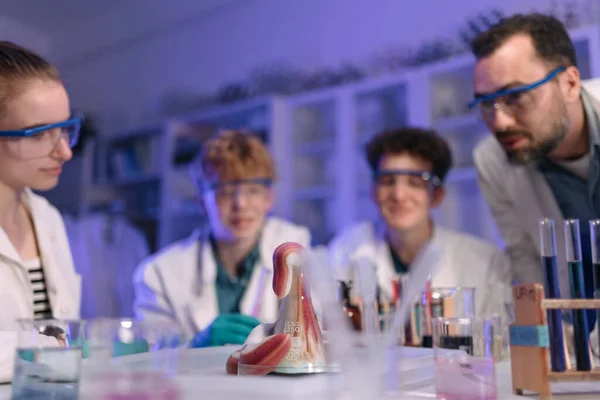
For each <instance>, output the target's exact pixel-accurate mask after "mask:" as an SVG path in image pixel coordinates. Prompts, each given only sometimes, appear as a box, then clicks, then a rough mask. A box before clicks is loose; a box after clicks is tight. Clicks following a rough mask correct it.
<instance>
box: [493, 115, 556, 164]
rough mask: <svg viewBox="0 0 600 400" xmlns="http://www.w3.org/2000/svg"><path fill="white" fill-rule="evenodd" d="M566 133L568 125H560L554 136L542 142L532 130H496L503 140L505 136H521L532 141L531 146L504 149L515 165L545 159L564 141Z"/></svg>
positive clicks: (498, 136) (499, 138)
mask: <svg viewBox="0 0 600 400" xmlns="http://www.w3.org/2000/svg"><path fill="white" fill-rule="evenodd" d="M565 135H566V126H565V125H564V124H563V125H560V126H557V127H556V128H555V129H554V133H553V134H552V136H550V137H548V138H546V139H544V140H543V141H542V142H540V141H536V140H535V139H534V138H533V135H531V133H530V132H526V131H503V132H496V138H498V140H501V139H502V138H503V137H504V138H506V137H512V136H521V137H526V138H527V139H529V140H530V141H531V147H528V148H525V149H514V150H511V149H505V148H503V149H504V151H505V152H506V156H507V157H508V162H510V163H511V164H513V165H528V164H533V163H536V162H539V161H541V160H543V159H544V158H545V157H546V156H547V155H548V154H549V153H551V152H552V151H554V150H555V149H556V148H557V147H558V146H559V145H560V143H561V142H562V141H563V139H564V138H565Z"/></svg>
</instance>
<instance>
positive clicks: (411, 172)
mask: <svg viewBox="0 0 600 400" xmlns="http://www.w3.org/2000/svg"><path fill="white" fill-rule="evenodd" d="M390 176H409V177H413V178H419V179H420V180H422V181H423V182H424V183H426V184H428V185H431V186H433V187H440V186H442V180H441V179H440V178H439V177H437V176H435V175H434V174H432V173H431V172H429V171H419V170H415V169H380V170H377V171H375V172H374V173H373V180H374V181H375V182H380V181H381V180H382V178H385V177H390Z"/></svg>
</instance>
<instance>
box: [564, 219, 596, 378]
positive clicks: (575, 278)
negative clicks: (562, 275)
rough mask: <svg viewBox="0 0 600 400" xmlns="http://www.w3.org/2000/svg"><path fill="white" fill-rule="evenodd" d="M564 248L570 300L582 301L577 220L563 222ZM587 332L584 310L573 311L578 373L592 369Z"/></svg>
mask: <svg viewBox="0 0 600 400" xmlns="http://www.w3.org/2000/svg"><path fill="white" fill-rule="evenodd" d="M565 246H566V250H567V251H566V255H567V264H568V268H569V287H570V289H571V298H573V299H583V298H585V285H584V281H583V263H582V260H581V234H580V230H579V220H578V219H568V220H565ZM588 332H589V331H588V323H587V316H586V312H585V310H579V309H578V310H573V341H574V346H575V361H576V364H577V370H578V371H589V370H590V369H591V368H592V365H591V359H590V352H589V338H588Z"/></svg>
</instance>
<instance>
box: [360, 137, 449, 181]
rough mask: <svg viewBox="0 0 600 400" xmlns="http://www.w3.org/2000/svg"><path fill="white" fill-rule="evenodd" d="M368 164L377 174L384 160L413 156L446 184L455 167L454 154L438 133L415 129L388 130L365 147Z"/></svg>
mask: <svg viewBox="0 0 600 400" xmlns="http://www.w3.org/2000/svg"><path fill="white" fill-rule="evenodd" d="M365 154H366V157H367V162H368V163H369V166H370V167H371V170H372V171H373V172H375V171H377V169H378V168H379V163H380V162H381V159H382V158H383V157H384V156H387V155H399V154H409V155H411V156H413V157H415V158H419V159H421V160H423V161H426V162H429V163H431V173H433V174H434V175H435V176H437V177H438V178H440V180H441V181H442V182H443V181H444V179H445V178H446V175H447V174H448V171H449V170H450V167H452V153H451V152H450V148H449V147H448V144H447V143H446V141H445V140H444V139H443V138H442V137H440V136H439V135H438V134H437V133H436V132H435V131H433V130H428V129H421V128H413V127H402V128H397V129H390V130H385V131H383V132H381V133H379V134H377V135H375V136H374V137H373V138H372V139H371V140H370V141H369V142H368V143H367V144H366V146H365Z"/></svg>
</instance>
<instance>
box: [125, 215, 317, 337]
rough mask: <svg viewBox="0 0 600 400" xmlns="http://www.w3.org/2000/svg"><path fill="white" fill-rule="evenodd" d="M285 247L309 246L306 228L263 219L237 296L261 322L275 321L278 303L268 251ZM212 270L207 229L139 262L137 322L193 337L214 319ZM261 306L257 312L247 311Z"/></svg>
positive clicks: (214, 275) (243, 307) (242, 306)
mask: <svg viewBox="0 0 600 400" xmlns="http://www.w3.org/2000/svg"><path fill="white" fill-rule="evenodd" d="M284 242H298V243H300V244H301V245H303V246H306V247H307V248H308V246H310V232H309V230H308V229H307V228H305V227H302V226H299V225H294V224H292V223H290V222H287V221H284V220H281V219H278V218H268V219H267V222H266V223H265V226H264V228H263V232H262V236H261V239H260V249H259V253H260V261H259V264H257V265H256V267H255V268H254V271H253V273H252V276H251V278H250V282H249V284H248V288H247V290H246V292H245V293H244V296H243V297H242V300H241V304H240V310H241V312H242V313H243V314H247V315H251V314H254V316H256V317H257V318H258V319H259V320H260V321H261V322H274V321H275V320H276V318H277V312H278V307H279V302H278V299H277V296H275V293H274V292H273V289H272V281H273V275H272V274H273V252H274V251H275V249H276V248H277V246H279V245H280V244H282V243H284ZM216 278H217V265H216V261H215V256H214V254H213V251H212V249H211V246H210V243H209V241H208V231H207V230H197V231H195V232H194V233H193V234H192V235H191V236H190V237H189V238H187V239H185V240H182V241H180V242H177V243H175V244H173V245H171V246H169V247H167V248H166V249H164V250H162V251H160V252H159V253H158V254H156V255H154V256H152V257H150V258H149V259H148V260H146V261H145V262H143V263H142V264H141V265H140V266H139V267H138V269H137V270H136V272H135V274H134V287H135V294H136V298H135V303H134V311H135V314H136V316H137V317H138V318H143V319H145V320H151V321H164V322H171V323H176V324H178V325H179V326H180V327H181V328H182V329H183V331H184V332H185V333H186V334H187V335H189V336H192V335H193V334H195V333H196V332H199V331H201V330H203V329H205V328H206V327H208V326H209V325H210V323H211V322H212V321H213V320H214V319H215V318H216V317H217V316H218V313H219V310H218V301H217V293H216V286H215V281H216ZM257 300H258V302H260V307H258V309H257V310H256V311H253V310H252V308H253V306H254V305H255V304H257Z"/></svg>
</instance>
